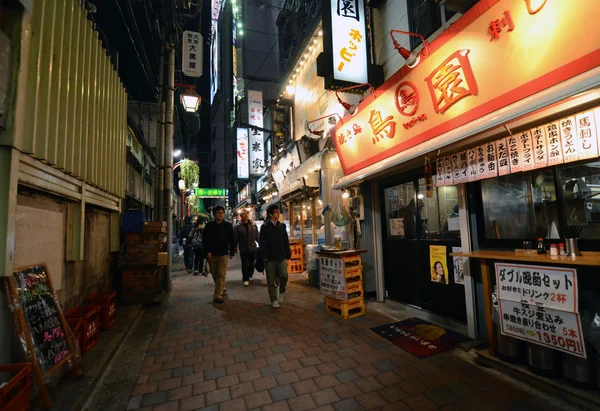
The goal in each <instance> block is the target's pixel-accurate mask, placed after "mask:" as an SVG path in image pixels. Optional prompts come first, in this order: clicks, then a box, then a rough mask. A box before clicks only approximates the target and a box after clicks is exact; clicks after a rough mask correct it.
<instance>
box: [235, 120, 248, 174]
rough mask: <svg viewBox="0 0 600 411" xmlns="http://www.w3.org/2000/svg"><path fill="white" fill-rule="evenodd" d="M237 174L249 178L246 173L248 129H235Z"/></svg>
mask: <svg viewBox="0 0 600 411" xmlns="http://www.w3.org/2000/svg"><path fill="white" fill-rule="evenodd" d="M236 158H237V176H238V178H249V175H248V171H249V168H248V129H247V128H238V129H237V157H236Z"/></svg>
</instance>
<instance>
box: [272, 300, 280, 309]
mask: <svg viewBox="0 0 600 411" xmlns="http://www.w3.org/2000/svg"><path fill="white" fill-rule="evenodd" d="M271 305H272V306H273V308H279V307H281V306H280V305H279V301H273V303H272V304H271Z"/></svg>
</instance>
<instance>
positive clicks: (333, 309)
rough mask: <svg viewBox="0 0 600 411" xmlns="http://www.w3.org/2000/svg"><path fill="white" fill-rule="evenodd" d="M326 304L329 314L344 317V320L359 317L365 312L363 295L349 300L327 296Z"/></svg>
mask: <svg viewBox="0 0 600 411" xmlns="http://www.w3.org/2000/svg"><path fill="white" fill-rule="evenodd" d="M325 306H326V309H327V313H328V314H330V315H334V316H336V317H339V318H343V319H344V320H348V319H350V318H354V317H358V316H359V315H363V314H364V313H365V299H364V298H363V297H359V298H353V299H350V300H347V301H343V300H336V299H335V298H331V297H327V298H326V299H325Z"/></svg>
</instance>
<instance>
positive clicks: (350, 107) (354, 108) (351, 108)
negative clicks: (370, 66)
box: [335, 83, 377, 116]
mask: <svg viewBox="0 0 600 411" xmlns="http://www.w3.org/2000/svg"><path fill="white" fill-rule="evenodd" d="M364 86H369V89H370V90H371V92H372V93H373V94H374V95H375V97H377V95H376V94H375V87H373V86H372V85H371V84H370V83H362V84H355V85H354V86H350V87H344V88H341V89H339V90H336V91H335V96H336V97H337V99H338V102H339V103H340V104H341V105H342V106H343V107H344V109H346V111H347V112H348V113H349V114H350V115H351V116H353V115H354V114H356V112H357V111H358V106H355V105H354V104H349V103H346V102H345V101H342V99H341V98H340V96H339V94H338V93H339V92H341V91H346V90H352V89H355V88H359V87H364Z"/></svg>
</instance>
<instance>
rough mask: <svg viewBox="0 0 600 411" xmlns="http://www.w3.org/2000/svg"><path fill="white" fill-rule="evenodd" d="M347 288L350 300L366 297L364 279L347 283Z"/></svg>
mask: <svg viewBox="0 0 600 411" xmlns="http://www.w3.org/2000/svg"><path fill="white" fill-rule="evenodd" d="M346 290H347V291H348V299H350V300H352V299H354V298H364V297H365V293H364V290H363V285H362V281H356V282H353V283H347V284H346Z"/></svg>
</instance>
